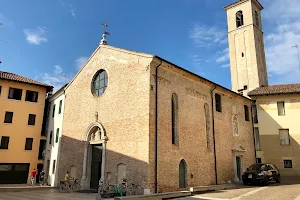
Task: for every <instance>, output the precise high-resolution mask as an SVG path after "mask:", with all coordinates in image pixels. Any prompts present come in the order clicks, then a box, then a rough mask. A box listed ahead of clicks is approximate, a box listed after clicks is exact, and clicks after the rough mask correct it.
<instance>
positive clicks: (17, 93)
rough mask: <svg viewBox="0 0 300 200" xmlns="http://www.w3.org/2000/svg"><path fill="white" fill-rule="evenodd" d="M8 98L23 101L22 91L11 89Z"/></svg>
mask: <svg viewBox="0 0 300 200" xmlns="http://www.w3.org/2000/svg"><path fill="white" fill-rule="evenodd" d="M8 98H9V99H15V100H21V99H22V89H17V88H9V92H8Z"/></svg>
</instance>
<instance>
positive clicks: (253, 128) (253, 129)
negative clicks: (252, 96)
mask: <svg viewBox="0 0 300 200" xmlns="http://www.w3.org/2000/svg"><path fill="white" fill-rule="evenodd" d="M253 102H254V104H255V105H256V101H253ZM256 110H257V107H256ZM253 113H254V112H253V105H251V116H252V131H253V142H254V156H255V163H256V162H257V161H256V140H255V127H254V124H255V122H254V117H255V116H254V115H253ZM256 115H257V111H256Z"/></svg>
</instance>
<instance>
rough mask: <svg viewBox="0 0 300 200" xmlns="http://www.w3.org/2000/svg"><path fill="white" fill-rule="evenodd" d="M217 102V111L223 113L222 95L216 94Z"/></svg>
mask: <svg viewBox="0 0 300 200" xmlns="http://www.w3.org/2000/svg"><path fill="white" fill-rule="evenodd" d="M215 100H216V111H217V112H222V99H221V95H219V94H218V93H216V94H215Z"/></svg>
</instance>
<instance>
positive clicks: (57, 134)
mask: <svg viewBox="0 0 300 200" xmlns="http://www.w3.org/2000/svg"><path fill="white" fill-rule="evenodd" d="M58 138H59V128H58V129H56V137H55V143H58Z"/></svg>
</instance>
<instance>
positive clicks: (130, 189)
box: [126, 179, 141, 196]
mask: <svg viewBox="0 0 300 200" xmlns="http://www.w3.org/2000/svg"><path fill="white" fill-rule="evenodd" d="M129 180H130V181H131V179H129ZM140 191H141V187H140V186H139V185H138V184H134V183H130V184H128V182H127V181H126V194H127V195H128V196H131V195H140V194H141V192H140Z"/></svg>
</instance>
